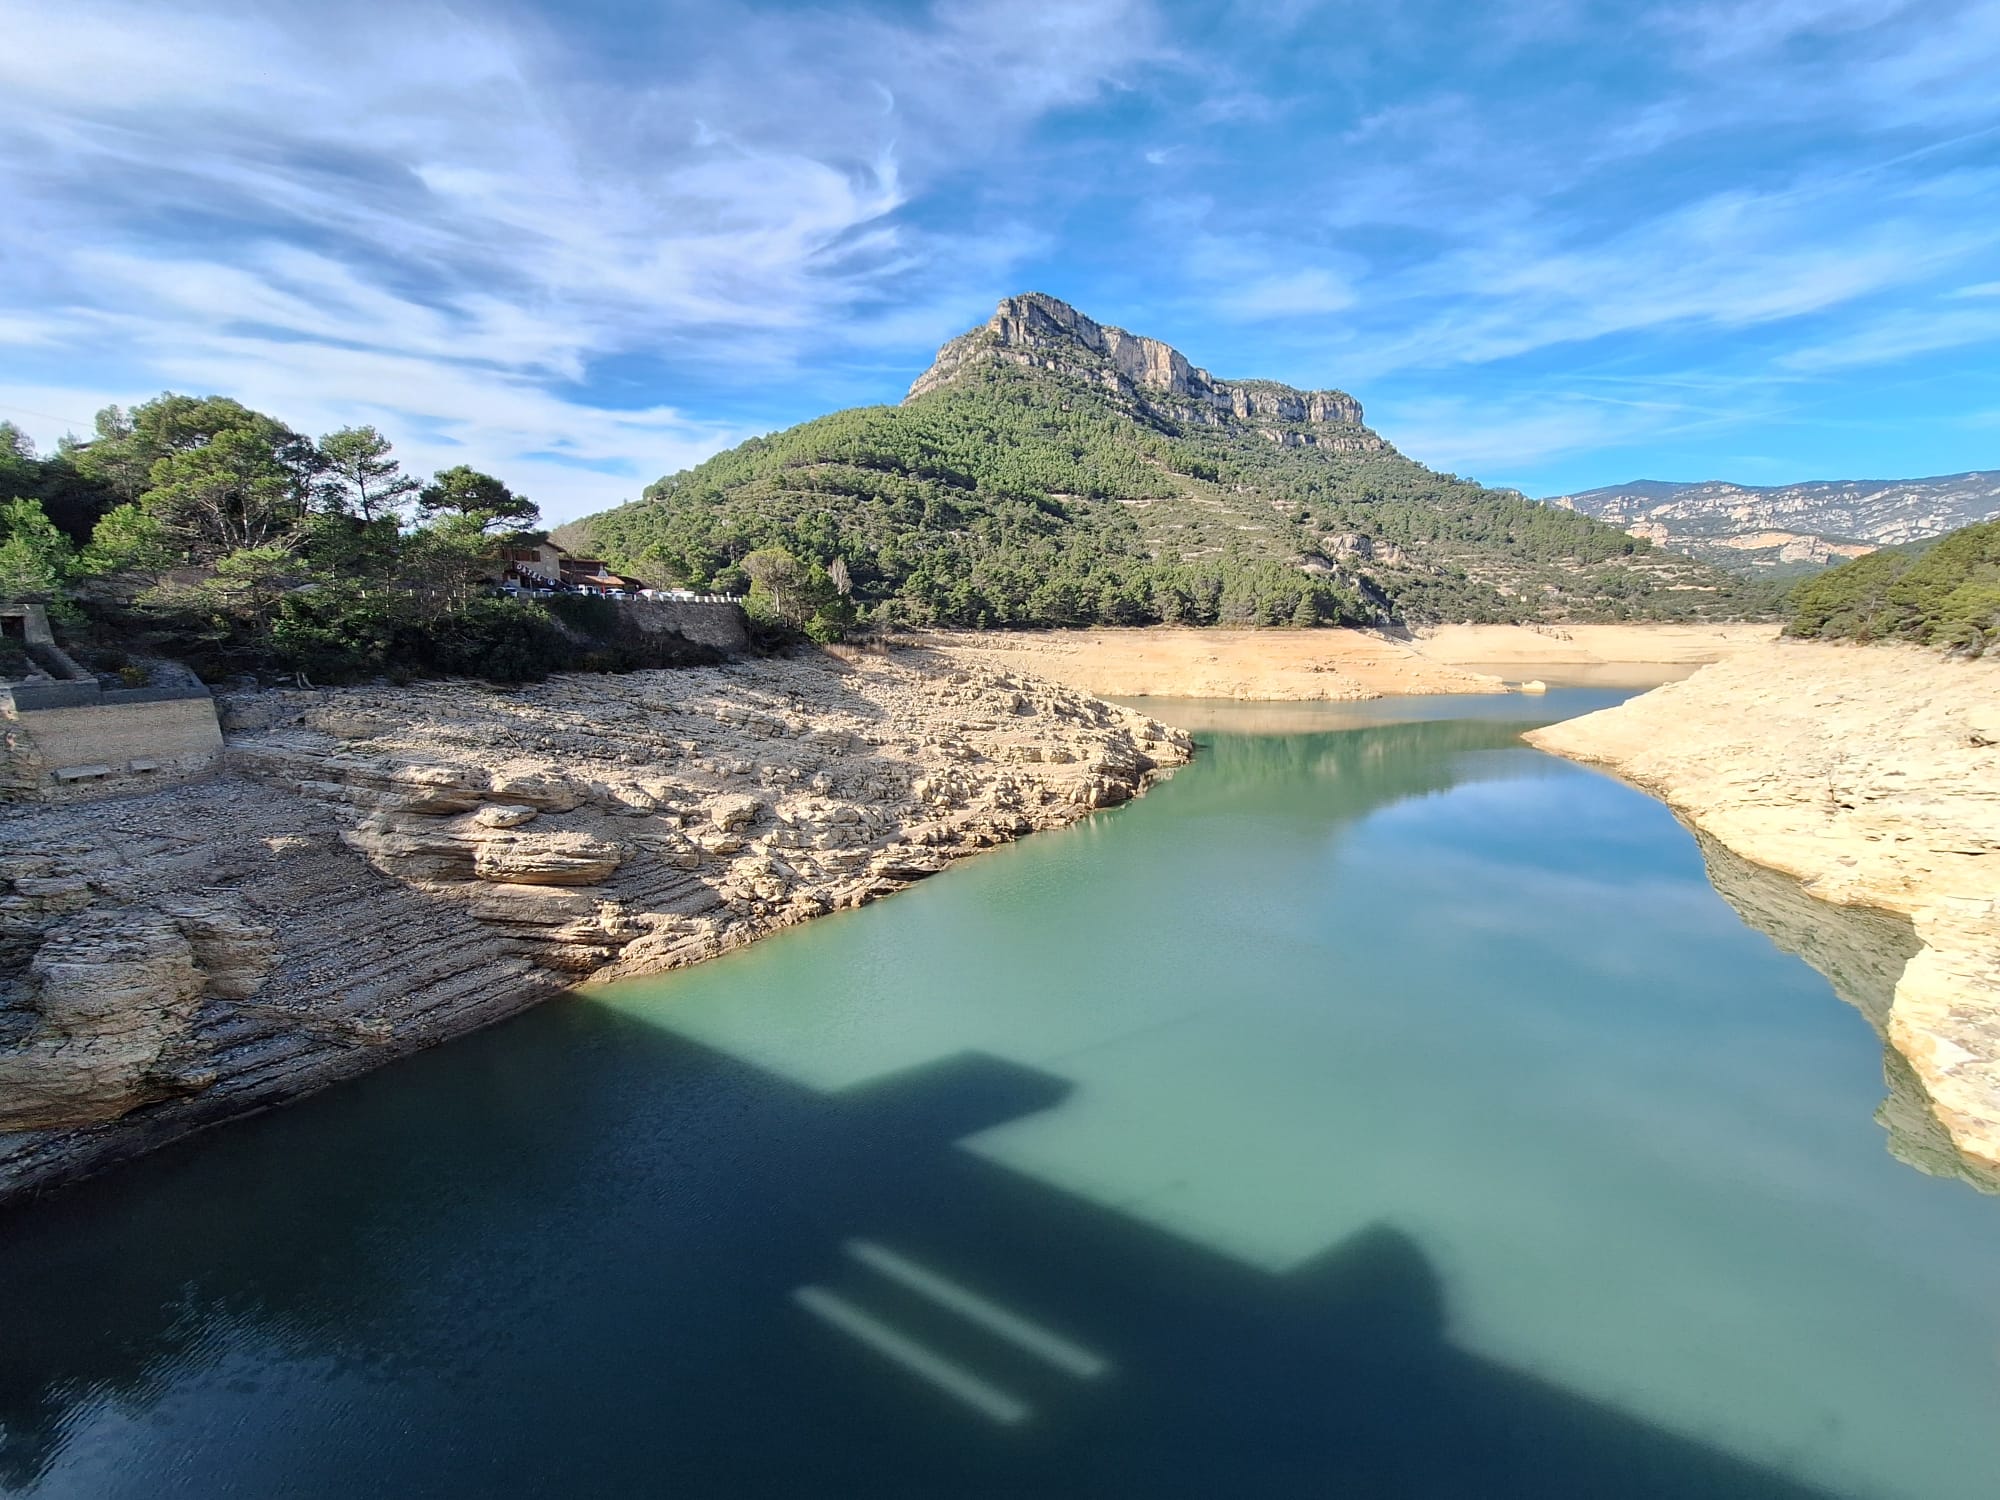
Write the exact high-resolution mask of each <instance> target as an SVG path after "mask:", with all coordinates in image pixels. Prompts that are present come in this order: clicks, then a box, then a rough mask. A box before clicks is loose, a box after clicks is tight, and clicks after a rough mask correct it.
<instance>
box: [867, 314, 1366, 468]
mask: <svg viewBox="0 0 2000 1500" xmlns="http://www.w3.org/2000/svg"><path fill="white" fill-rule="evenodd" d="M982 363H1000V364H1013V365H1020V366H1024V367H1026V368H1029V369H1038V370H1048V371H1051V372H1052V373H1055V374H1058V375H1063V376H1068V377H1071V378H1074V379H1081V380H1087V381H1090V382H1092V383H1093V384H1099V385H1102V386H1104V387H1106V388H1107V389H1109V390H1111V391H1114V392H1115V393H1117V394H1118V395H1120V396H1122V397H1124V398H1125V399H1127V400H1128V401H1130V402H1132V403H1133V404H1134V405H1135V406H1138V407H1140V408H1142V409H1144V410H1146V411H1149V412H1152V413H1154V414H1156V415H1160V416H1166V417H1170V418H1172V419H1174V420H1176V421H1180V422H1192V423H1195V424H1198V425H1209V426H1219V425H1222V424H1224V423H1230V422H1235V423H1241V424H1243V425H1245V426H1249V427H1253V428H1257V429H1258V430H1260V431H1262V432H1263V434H1264V436H1265V437H1267V438H1269V439H1270V440H1271V441H1273V442H1277V443H1282V444H1284V445H1286V446H1288V447H1301V446H1317V447H1326V448H1332V449H1335V450H1337V451H1342V452H1387V451H1388V444H1387V443H1385V442H1383V441H1382V439H1381V438H1379V437H1377V436H1376V435H1375V434H1374V433H1373V432H1370V431H1369V430H1368V429H1367V428H1366V427H1365V426H1363V425H1362V420H1361V403H1360V402H1359V401H1356V400H1355V399H1354V398H1353V397H1352V396H1350V395H1348V394H1347V393H1346V392H1344V391H1299V390H1294V389H1292V387H1290V386H1287V385H1279V384H1278V383H1276V382H1275V381H1269V380H1246V381H1234V382H1232V381H1225V380H1217V379H1216V378H1215V377H1214V376H1212V375H1210V374H1209V373H1208V371H1206V370H1203V369H1199V368H1197V367H1196V366H1194V365H1192V364H1190V363H1189V362H1188V360H1187V357H1186V356H1185V355H1183V354H1182V353H1181V352H1180V351H1179V350H1177V349H1174V348H1172V347H1170V346H1169V345H1166V344H1163V343H1161V342H1160V341H1159V340H1158V339H1149V338H1146V337H1144V336H1142V335H1140V334H1136V333H1127V332H1126V331H1125V330H1124V329H1122V328H1113V327H1110V326H1109V325H1106V324H1102V323H1098V322H1096V321H1094V320H1093V319H1091V318H1088V317H1086V316H1084V314H1082V313H1080V312H1078V311H1077V310H1076V309H1075V308H1073V307H1071V306H1070V305H1069V304H1068V303H1067V302H1061V301H1058V300H1057V299H1056V298H1054V297H1050V296H1047V295H1046V294H1044V293H1041V292H1027V293H1024V294H1023V295H1021V296H1018V297H1008V298H1006V299H1004V300H1003V301H1002V302H1001V303H1000V305H999V307H998V308H997V309H996V310H995V312H994V314H993V316H992V317H991V318H990V319H988V320H987V322H986V323H985V325H984V326H982V327H979V328H975V329H973V330H972V332H970V333H967V334H962V335H960V336H959V337H958V338H955V339H953V340H952V341H951V342H950V343H948V344H946V345H945V346H944V347H943V348H942V349H940V350H939V351H938V356H937V359H936V360H935V361H933V362H932V364H931V367H930V368H929V369H928V370H926V371H924V373H923V374H921V375H919V376H918V377H917V379H916V383H915V384H913V385H912V386H911V387H910V393H909V396H908V397H907V398H906V399H907V400H911V401H914V400H916V399H917V398H918V397H919V396H923V395H925V394H927V393H928V392H931V391H934V390H938V389H940V388H941V387H943V386H946V385H949V384H951V383H952V381H954V380H956V379H958V378H959V377H960V376H962V375H963V374H964V373H965V372H966V371H967V370H968V369H969V368H972V367H976V366H977V365H979V364H982Z"/></svg>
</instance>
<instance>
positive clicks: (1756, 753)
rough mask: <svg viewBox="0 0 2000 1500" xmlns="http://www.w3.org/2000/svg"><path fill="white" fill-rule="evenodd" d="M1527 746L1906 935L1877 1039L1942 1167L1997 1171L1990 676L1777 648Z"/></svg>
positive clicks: (1997, 752)
mask: <svg viewBox="0 0 2000 1500" xmlns="http://www.w3.org/2000/svg"><path fill="white" fill-rule="evenodd" d="M1528 738H1529V739H1530V740H1531V741H1533V742H1534V743H1535V744H1537V745H1540V746H1541V747H1542V748H1543V749H1546V750H1552V751H1554V752H1556V753H1558V754H1562V755H1568V756H1571V757H1573V758H1575V759H1578V760H1584V761H1591V762H1595V763H1597V764H1600V765H1603V766H1606V767H1608V768H1609V769H1611V770H1613V771H1615V772H1617V773H1618V774H1619V775H1620V776H1622V777H1624V778H1626V779H1627V780H1629V781H1632V782H1634V783H1635V784H1637V785H1639V786H1641V787H1644V788H1645V789H1647V790H1648V791H1651V792H1653V793H1655V794H1656V795H1658V796H1659V797H1661V798H1662V799H1663V800H1664V801H1666V802H1667V803H1668V804H1669V805H1671V806H1672V807H1674V808H1675V809H1676V810H1677V811H1678V812H1680V813H1681V814H1682V815H1683V816H1684V817H1685V818H1686V819H1687V820H1688V821H1689V822H1691V823H1692V824H1693V825H1694V826H1695V827H1696V829H1698V830H1699V831H1700V832H1702V833H1705V834H1707V835H1709V836H1710V837H1712V838H1714V839H1715V840H1717V841H1719V842H1720V843H1721V844H1723V845H1725V846H1727V847H1728V848H1729V849H1731V850H1733V851H1734V852H1735V853H1737V854H1739V855H1741V856H1743V857H1744V858H1745V859H1749V860H1752V861H1755V862H1756V863H1757V864H1760V865H1764V866H1768V867H1770V868H1771V869H1774V870H1779V871H1782V872H1784V873H1785V874H1788V875H1791V876H1794V877H1796V878H1797V879H1798V880H1800V881H1801V882H1802V883H1803V885H1804V888H1805V890H1806V891H1808V892H1809V893H1810V894H1811V895H1812V896H1814V897H1816V898H1818V899H1820V900H1822V901H1828V902H1833V903H1837V904H1839V905H1842V906H1850V907H1860V908H1876V909H1878V910H1880V911H1886V912H1894V913H1898V914H1900V915H1902V916H1904V917H1907V918H1908V919H1909V921H1910V924H1911V928H1912V930H1913V933H1914V938H1915V941H1916V943H1917V945H1918V946H1917V948H1916V949H1915V951H1914V952H1913V954H1912V955H1911V956H1910V957H1909V960H1908V962H1907V963H1906V964H1905V965H1903V966H1902V967H1901V969H1900V971H1899V972H1898V974H1897V976H1896V983H1895V987H1894V995H1893V999H1892V1000H1891V1002H1890V1004H1889V1006H1888V1009H1887V1014H1886V1016H1885V1017H1884V1018H1883V1023H1882V1024H1883V1026H1884V1030H1885V1031H1886V1034H1887V1036H1888V1039H1889V1042H1890V1044H1891V1045H1892V1046H1894V1047H1895V1049H1896V1050H1897V1051H1898V1052H1899V1053H1900V1054H1901V1055H1902V1057H1903V1058H1904V1059H1906V1060H1907V1062H1908V1063H1909V1066H1910V1068H1911V1070H1912V1071H1913V1072H1914V1074H1915V1077H1916V1079H1917V1081H1918V1083H1919V1084H1920V1085H1921V1087H1922V1090H1923V1093H1924V1095H1925V1096H1926V1097H1927V1099H1928V1102H1929V1106H1930V1109H1931V1111H1932V1113H1933V1114H1934V1115H1935V1116H1936V1118H1937V1120H1938V1121H1939V1123H1940V1124H1941V1125H1942V1126H1943V1128H1944V1130H1945V1132H1946V1133H1947V1134H1948V1135H1949V1136H1950V1139H1951V1141H1952V1142H1953V1144H1954V1145H1955V1146H1956V1147H1957V1149H1958V1150H1959V1151H1961V1152H1963V1153H1964V1154H1965V1155H1966V1156H1967V1157H1968V1158H1970V1159H1971V1160H1972V1161H1974V1162H1975V1163H1978V1164H1980V1165H1981V1167H1982V1169H1996V1168H2000V663H1995V662H1992V661H1980V662H1968V661H1958V660H1951V659H1947V658H1945V657H1942V656H1938V655H1936V654H1933V653H1930V652H1925V651H1920V650H1918V649H1916V648H1914V647H1905V646H1860V647H1857V646H1841V645H1827V644H1820V643H1812V642H1799V641H1786V642H1779V643H1776V644H1773V645H1769V646H1764V647H1759V648H1756V649H1752V650H1747V651H1743V652H1740V653H1738V654H1736V655H1734V656H1732V657H1730V658H1728V659H1727V660H1725V661H1722V662H1718V663H1716V664H1715V665H1713V666H1710V667H1706V668H1704V669H1703V670H1702V671H1700V672H1698V673H1696V674H1695V675H1694V676H1692V677H1690V678H1688V679H1687V680H1686V681H1684V682H1679V683H1672V684H1669V685H1668V686H1666V687H1663V688H1659V689H1657V690H1655V691H1654V692H1651V693H1648V694H1646V695H1645V696H1644V697H1641V698H1635V699H1632V700H1630V701H1629V702H1627V703H1624V704H1621V705H1620V706H1619V707H1617V708H1612V709H1606V710H1605V711H1604V712H1602V713H1596V714H1591V715H1588V716H1587V717H1585V718H1581V719H1573V720H1570V721H1569V722H1567V723H1564V724H1555V725H1551V726H1550V727H1548V728H1546V729H1541V730H1537V731H1535V732H1534V733H1533V734H1531V735H1529V736H1528ZM1808 956H1809V957H1810V955H1808ZM1857 1003H1858V1002H1857ZM1863 1008H1864V1010H1865V1009H1867V1007H1865V1006H1864V1007H1863Z"/></svg>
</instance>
